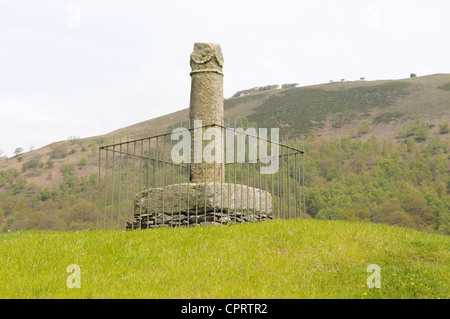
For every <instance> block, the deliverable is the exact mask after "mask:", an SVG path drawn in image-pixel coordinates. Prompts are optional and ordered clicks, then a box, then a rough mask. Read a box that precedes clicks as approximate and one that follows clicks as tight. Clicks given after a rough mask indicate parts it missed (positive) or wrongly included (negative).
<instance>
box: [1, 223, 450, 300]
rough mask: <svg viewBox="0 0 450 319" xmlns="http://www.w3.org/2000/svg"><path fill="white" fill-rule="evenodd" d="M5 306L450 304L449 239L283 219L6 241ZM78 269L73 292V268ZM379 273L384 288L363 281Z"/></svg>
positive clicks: (6, 237)
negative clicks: (329, 301) (274, 301)
mask: <svg viewBox="0 0 450 319" xmlns="http://www.w3.org/2000/svg"><path fill="white" fill-rule="evenodd" d="M0 241H1V243H2V244H1V245H0V255H1V256H2V258H0V269H2V271H1V272H0V282H1V283H2V285H1V287H0V298H352V299H361V298H364V299H378V298H405V299H406V298H424V299H426V298H442V299H444V298H449V297H450V290H449V288H450V279H449V276H448V273H449V271H450V265H449V263H448V261H449V259H450V254H449V251H450V239H449V237H448V236H442V235H436V234H427V233H423V232H417V231H414V230H411V229H407V228H401V227H392V226H386V225H374V224H371V223H351V222H344V221H320V220H312V219H309V220H284V221H272V222H263V223H249V224H241V225H234V226H232V227H228V226H211V227H196V228H189V229H186V228H185V229H180V228H178V229H169V228H162V229H154V230H152V231H130V232H125V231H80V232H55V231H19V232H14V233H12V232H11V233H6V234H1V235H0ZM71 264H77V265H78V266H79V267H80V275H81V280H80V283H81V288H79V289H77V288H73V289H69V288H68V287H67V285H66V280H67V278H68V276H69V275H70V274H69V273H67V272H66V268H67V267H68V266H69V265H71ZM371 264H377V265H379V266H380V267H381V272H380V274H381V277H380V283H381V288H369V287H368V286H367V278H368V276H369V275H370V274H371V273H368V272H366V270H367V267H368V266H369V265H371Z"/></svg>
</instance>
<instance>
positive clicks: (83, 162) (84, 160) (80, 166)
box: [78, 157, 87, 169]
mask: <svg viewBox="0 0 450 319" xmlns="http://www.w3.org/2000/svg"><path fill="white" fill-rule="evenodd" d="M86 163H87V162H86V159H85V158H84V157H82V158H80V162H79V163H78V168H79V169H82V168H83V167H85V166H86Z"/></svg>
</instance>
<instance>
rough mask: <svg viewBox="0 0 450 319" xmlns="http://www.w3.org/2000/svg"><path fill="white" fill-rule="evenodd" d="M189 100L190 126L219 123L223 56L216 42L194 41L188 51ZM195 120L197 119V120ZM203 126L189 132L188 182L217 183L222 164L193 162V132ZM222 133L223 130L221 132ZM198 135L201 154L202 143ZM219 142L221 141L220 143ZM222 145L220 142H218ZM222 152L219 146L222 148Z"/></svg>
mask: <svg viewBox="0 0 450 319" xmlns="http://www.w3.org/2000/svg"><path fill="white" fill-rule="evenodd" d="M190 64H191V68H192V71H191V100H190V105H189V118H190V125H191V128H194V127H195V122H194V121H195V120H201V121H202V125H208V124H213V123H216V124H221V125H223V72H222V66H223V57H222V49H221V48H220V45H218V44H215V43H195V44H194V51H193V52H192V53H191V61H190ZM197 123H198V122H197ZM204 130H205V129H201V131H200V129H197V131H195V130H193V131H191V132H192V133H193V134H191V136H192V143H191V145H192V164H191V171H190V181H191V182H193V183H196V182H198V183H204V182H213V181H216V182H220V178H221V175H222V170H223V163H222V164H220V163H219V164H206V163H205V162H204V159H203V157H202V163H195V162H194V154H195V153H194V152H195V150H194V148H195V141H194V136H195V134H198V135H197V136H199V134H202V135H201V136H202V137H203V132H204ZM222 133H223V132H222ZM208 143H210V141H204V140H203V138H202V148H201V151H202V154H203V149H204V147H205V145H206V144H208ZM220 145H222V143H221V144H220ZM222 147H223V145H222ZM222 152H223V148H222Z"/></svg>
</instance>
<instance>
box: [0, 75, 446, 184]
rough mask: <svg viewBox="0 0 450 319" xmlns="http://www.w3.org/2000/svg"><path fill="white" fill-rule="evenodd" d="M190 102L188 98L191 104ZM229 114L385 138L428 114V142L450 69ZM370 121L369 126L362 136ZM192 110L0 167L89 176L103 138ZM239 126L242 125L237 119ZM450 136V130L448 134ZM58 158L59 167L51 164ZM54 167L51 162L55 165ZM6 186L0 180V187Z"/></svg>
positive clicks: (310, 91) (323, 132) (327, 133)
mask: <svg viewBox="0 0 450 319" xmlns="http://www.w3.org/2000/svg"><path fill="white" fill-rule="evenodd" d="M186 103H188V101H187V102H186ZM224 109H225V119H226V120H227V121H228V124H229V125H230V126H231V125H234V123H235V122H237V123H239V120H240V119H241V118H242V117H243V116H245V117H247V118H248V120H249V121H250V124H251V125H254V126H257V127H268V128H271V127H279V128H280V134H281V137H282V138H295V137H305V136H306V135H308V134H309V133H310V131H311V130H314V131H315V134H316V135H317V136H319V137H326V138H328V137H332V136H334V137H342V136H352V137H360V138H362V139H363V140H365V139H367V138H369V137H370V136H372V135H375V136H376V137H377V138H379V139H385V138H389V139H393V140H394V141H398V140H399V139H397V137H398V129H399V128H402V127H404V126H405V125H408V124H412V123H414V121H415V119H416V117H417V116H418V115H421V117H422V120H423V121H424V122H425V123H427V124H428V126H429V127H430V130H429V136H428V140H431V138H432V137H433V136H436V135H439V124H440V123H443V122H450V74H435V75H429V76H423V77H417V78H408V79H403V80H382V81H352V82H333V83H327V84H319V85H313V86H306V87H296V88H289V89H278V90H272V91H263V92H258V93H254V94H251V95H247V96H243V97H236V98H230V99H225V101H224ZM364 120H367V121H369V122H370V123H371V125H370V129H369V130H368V131H367V132H365V133H364V134H362V135H361V136H358V127H359V126H360V125H361V124H362V122H363V121H364ZM187 121H188V109H187V108H186V109H184V110H181V111H178V112H174V113H171V114H167V115H164V116H161V117H158V118H155V119H150V120H147V121H143V122H140V123H137V124H135V125H132V126H128V127H124V128H120V129H118V130H115V131H113V132H110V133H106V134H104V135H101V136H95V137H88V138H83V139H79V140H75V141H59V142H55V143H52V144H50V145H48V146H45V147H42V148H40V149H38V150H34V151H30V152H26V153H23V154H21V155H20V162H19V161H17V159H13V158H11V159H9V160H7V161H2V162H0V170H6V169H8V168H16V169H18V170H19V171H21V169H22V165H23V163H24V162H27V161H30V160H32V159H35V160H37V161H38V162H39V163H43V164H44V165H43V166H42V164H41V167H39V169H36V170H34V171H33V172H27V173H26V174H24V175H25V176H26V178H27V179H28V181H29V182H30V183H34V184H36V185H39V186H45V187H51V186H53V185H58V184H59V183H61V182H62V180H63V175H62V174H61V172H60V170H59V168H60V167H61V165H62V164H64V163H72V164H74V165H76V166H77V165H78V164H79V163H80V160H81V159H82V158H84V159H85V160H86V165H83V166H82V167H83V168H82V169H80V170H77V171H76V173H77V175H78V176H80V177H89V175H90V174H92V173H96V172H97V170H98V167H97V165H98V158H97V157H98V153H97V151H96V149H97V148H98V145H99V143H100V142H102V143H107V142H112V139H113V138H115V139H116V141H117V140H118V139H119V138H122V139H124V140H125V139H126V138H127V136H128V137H129V138H130V139H132V138H133V136H138V137H140V136H141V135H143V136H148V135H149V134H152V135H156V134H157V133H161V132H162V131H163V130H164V127H165V126H166V129H167V130H169V129H170V128H171V127H172V125H179V124H180V122H184V124H183V125H185V126H186V125H187ZM237 125H239V124H237ZM446 136H447V137H448V135H446ZM49 160H51V161H52V162H53V163H52V165H48V161H49ZM50 166H51V167H50ZM1 187H2V185H0V190H1Z"/></svg>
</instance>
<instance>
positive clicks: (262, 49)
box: [0, 0, 450, 157]
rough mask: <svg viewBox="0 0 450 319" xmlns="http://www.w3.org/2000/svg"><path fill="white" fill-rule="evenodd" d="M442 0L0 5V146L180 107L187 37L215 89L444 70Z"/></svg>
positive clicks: (80, 132)
mask: <svg viewBox="0 0 450 319" xmlns="http://www.w3.org/2000/svg"><path fill="white" fill-rule="evenodd" d="M449 14H450V1H448V0H442V1H437V0H435V1H433V0H428V1H425V0H422V1H412V0H407V1H402V0H389V1H376V0H372V1H364V0H354V1H351V0H341V1H336V0H333V1H331V0H328V1H317V0H314V1H283V0H276V1H261V0H258V1H246V0H239V1H230V0H228V1H213V0H208V1H148V0H147V1H144V0H142V1H140V0H133V1H113V0H103V1H102V0H95V1H94V0H86V1H82V0H72V1H64V0H48V1H44V0H34V1H31V0H30V1H21V0H0V150H3V155H7V156H9V157H10V156H13V155H14V154H13V152H14V149H15V148H16V147H22V148H23V149H24V150H25V151H28V150H29V149H30V147H31V146H33V147H34V148H35V149H37V148H40V147H42V146H45V145H47V144H49V143H52V142H55V141H59V140H65V139H67V137H68V136H79V137H81V138H83V137H89V136H93V135H99V134H104V133H108V132H110V131H113V130H116V129H119V128H121V127H125V126H128V125H132V124H135V123H138V122H141V121H144V120H148V119H151V118H154V117H158V116H161V115H164V114H168V113H171V112H174V111H177V110H181V109H184V108H186V107H188V106H189V93H190V76H189V72H190V66H189V55H190V53H191V52H192V49H193V45H194V43H195V42H215V43H219V44H220V45H221V47H222V52H223V56H224V60H225V64H224V74H225V77H224V94H225V97H226V98H228V97H230V96H231V95H233V93H235V92H236V91H239V90H243V89H247V88H252V87H255V86H263V85H268V84H283V83H294V82H295V83H299V84H300V86H304V85H310V84H319V83H327V82H329V81H330V80H335V81H339V80H340V79H345V80H358V79H359V78H361V77H365V79H366V80H379V79H401V78H407V77H409V75H410V73H416V74H417V75H418V76H422V75H428V74H434V73H450V41H449V37H450V18H449Z"/></svg>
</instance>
